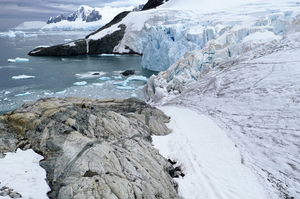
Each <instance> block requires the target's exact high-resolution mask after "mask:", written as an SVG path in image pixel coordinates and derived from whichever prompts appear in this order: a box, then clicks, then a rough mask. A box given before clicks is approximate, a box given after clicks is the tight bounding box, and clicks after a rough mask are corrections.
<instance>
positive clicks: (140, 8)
mask: <svg viewBox="0 0 300 199" xmlns="http://www.w3.org/2000/svg"><path fill="white" fill-rule="evenodd" d="M144 6H145V4H141V5H138V6H136V7H135V8H133V9H132V12H138V11H141V10H143V8H144Z"/></svg>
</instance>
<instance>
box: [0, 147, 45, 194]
mask: <svg viewBox="0 0 300 199" xmlns="http://www.w3.org/2000/svg"><path fill="white" fill-rule="evenodd" d="M42 159H44V157H43V156H41V155H39V154H37V153H35V152H34V151H33V150H32V149H29V150H26V151H22V150H21V149H17V151H16V153H6V156H5V158H3V159H0V168H1V169H0V181H1V186H6V187H9V188H11V189H14V191H16V192H18V193H20V194H21V195H22V198H24V199H30V198H38V199H48V196H47V192H48V191H50V187H49V186H48V184H47V183H46V181H45V179H46V171H45V170H44V169H43V168H42V167H40V165H39V161H40V160H42ZM1 198H3V199H4V198H8V199H10V197H9V196H5V197H1Z"/></svg>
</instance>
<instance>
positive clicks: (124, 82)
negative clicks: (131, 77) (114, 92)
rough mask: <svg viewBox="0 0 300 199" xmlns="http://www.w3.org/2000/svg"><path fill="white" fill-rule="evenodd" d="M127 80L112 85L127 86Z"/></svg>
mask: <svg viewBox="0 0 300 199" xmlns="http://www.w3.org/2000/svg"><path fill="white" fill-rule="evenodd" d="M127 83H128V80H125V81H122V82H115V83H114V85H118V86H127Z"/></svg>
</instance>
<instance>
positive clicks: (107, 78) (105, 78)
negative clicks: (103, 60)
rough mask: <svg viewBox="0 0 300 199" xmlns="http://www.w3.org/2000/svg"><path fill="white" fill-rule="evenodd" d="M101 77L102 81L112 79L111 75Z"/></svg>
mask: <svg viewBox="0 0 300 199" xmlns="http://www.w3.org/2000/svg"><path fill="white" fill-rule="evenodd" d="M99 79H100V80H102V81H108V80H110V78H109V77H100V78H99Z"/></svg>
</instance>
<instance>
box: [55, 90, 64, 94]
mask: <svg viewBox="0 0 300 199" xmlns="http://www.w3.org/2000/svg"><path fill="white" fill-rule="evenodd" d="M66 92H67V90H63V91H58V92H56V93H55V94H64V93H66Z"/></svg>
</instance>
